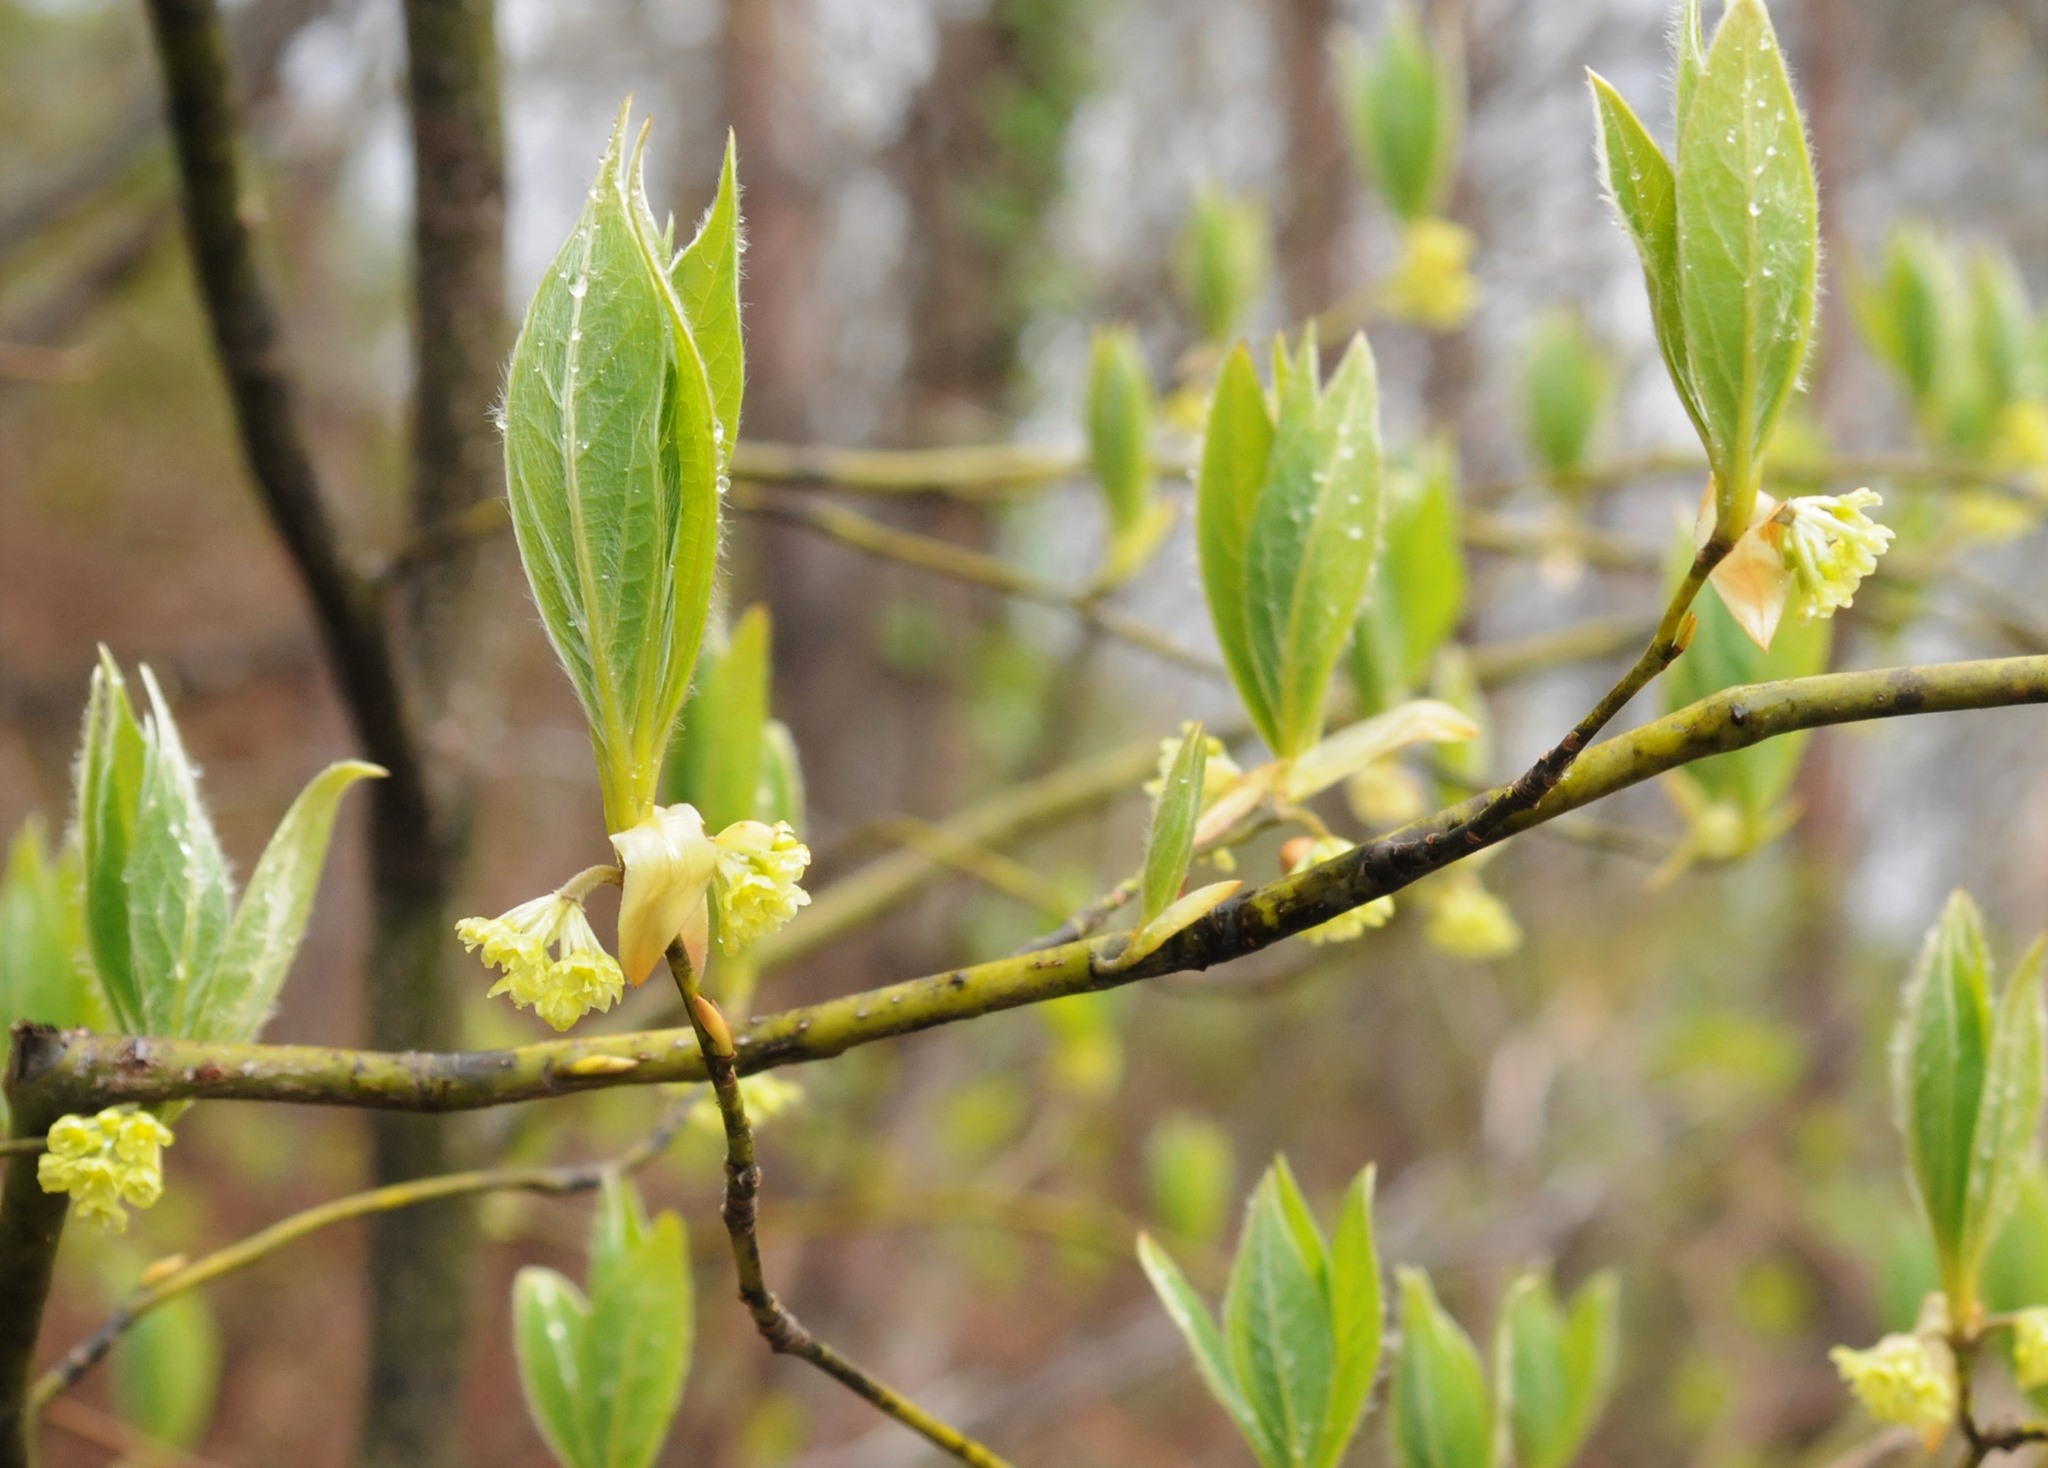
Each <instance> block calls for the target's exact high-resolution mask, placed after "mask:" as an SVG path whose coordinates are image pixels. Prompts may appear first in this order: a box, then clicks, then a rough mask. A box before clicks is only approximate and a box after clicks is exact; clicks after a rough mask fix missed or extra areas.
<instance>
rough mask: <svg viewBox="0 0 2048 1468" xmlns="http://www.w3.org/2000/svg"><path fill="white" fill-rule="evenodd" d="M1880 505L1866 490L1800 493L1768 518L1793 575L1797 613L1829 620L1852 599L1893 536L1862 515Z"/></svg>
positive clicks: (1873, 495) (1875, 497) (1880, 502)
mask: <svg viewBox="0 0 2048 1468" xmlns="http://www.w3.org/2000/svg"><path fill="white" fill-rule="evenodd" d="M1882 503H1884V501H1882V500H1881V499H1879V498H1878V497H1877V495H1875V494H1873V493H1872V492H1871V491H1870V490H1867V489H1857V490H1851V491H1850V492H1849V493H1848V494H1812V495H1801V496H1800V497H1799V498H1797V499H1792V500H1787V501H1786V502H1785V503H1784V505H1783V506H1782V507H1780V509H1779V511H1778V513H1777V514H1776V515H1775V516H1774V517H1773V520H1772V528H1773V529H1774V530H1775V531H1776V532H1777V538H1778V549H1779V551H1780V553H1782V554H1783V556H1784V557H1785V568H1786V569H1787V570H1788V571H1790V572H1791V573H1792V583H1793V589H1794V592H1795V594H1796V595H1797V597H1798V606H1799V615H1800V616H1801V618H1803V619H1806V620H1809V621H1810V620H1812V619H1814V618H1816V617H1832V616H1833V615H1834V614H1835V613H1836V612H1837V611H1838V610H1839V609H1841V608H1842V607H1846V606H1848V605H1849V604H1850V602H1851V601H1852V600H1853V599H1854V597H1855V595H1856V588H1857V586H1858V585H1859V584H1860V583H1861V582H1862V580H1863V578H1864V577H1865V576H1868V575H1870V574H1871V572H1873V571H1875V570H1876V569H1877V558H1878V557H1879V556H1881V555H1883V554H1884V552H1885V548H1886V547H1887V546H1889V545H1890V544H1891V542H1892V532H1891V531H1890V530H1889V529H1887V528H1886V527H1885V526H1883V525H1880V524H1878V523H1877V522H1876V521H1875V520H1872V519H1871V518H1870V517H1869V516H1868V515H1866V514H1864V513H1863V510H1864V507H1865V506H1867V505H1878V504H1882Z"/></svg>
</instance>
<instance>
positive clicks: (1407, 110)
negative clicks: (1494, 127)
mask: <svg viewBox="0 0 2048 1468" xmlns="http://www.w3.org/2000/svg"><path fill="white" fill-rule="evenodd" d="M1337 68H1338V73H1339V78H1340V80H1341V82H1342V85H1341V86H1340V88H1339V95H1340V97H1341V99H1342V101H1343V104H1344V118H1345V122H1346V124H1347V125H1348V127H1349V129H1350V133H1351V144H1352V149H1353V151H1354V152H1355V153H1356V155H1357V158H1358V162H1359V164H1360V166H1361V168H1362V169H1363V170H1364V172H1365V173H1366V175H1367V177H1368V178H1370V179H1371V180H1373V181H1375V182H1376V183H1377V184H1378V185H1379V188H1380V192H1381V193H1382V194H1383V195H1384V196H1385V198H1386V201H1387V205H1388V207H1389V208H1391V209H1392V210H1393V211H1394V212H1395V213H1396V214H1398V215H1399V216H1400V217H1401V218H1402V219H1404V220H1406V221H1407V222H1408V223H1410V224H1414V223H1415V222H1416V221H1418V220H1421V219H1426V218H1428V217H1430V216H1431V215H1433V214H1435V213H1436V212H1437V211H1438V210H1439V209H1441V208H1442V206H1443V201H1444V196H1445V195H1446V194H1447V193H1448V192H1449V190H1450V184H1451V175H1452V174H1453V172H1455V170H1456V168H1457V158H1458V135H1459V132H1460V131H1461V129H1462V126H1463V123H1464V112H1465V86H1464V65H1463V58H1462V57H1461V56H1460V55H1459V54H1458V51H1457V48H1456V45H1455V40H1454V38H1453V37H1451V36H1450V34H1449V33H1448V32H1446V39H1445V42H1444V44H1442V45H1441V46H1439V47H1436V48H1432V47H1431V45H1430V43H1429V41H1428V39H1427V38H1426V37H1425V36H1424V35H1423V32H1422V27H1421V25H1420V24H1419V23H1418V22H1417V20H1416V18H1415V13H1414V11H1413V10H1411V9H1409V8H1408V7H1407V6H1405V5H1404V6H1402V7H1400V8H1399V9H1397V10H1395V12H1394V15H1393V18H1392V19H1391V20H1390V21H1389V22H1388V24H1387V29H1386V33H1385V34H1384V35H1383V36H1382V37H1381V39H1380V42H1379V45H1378V46H1377V47H1372V46H1368V45H1367V44H1366V43H1365V42H1364V41H1362V40H1360V39H1359V38H1358V37H1356V36H1353V35H1345V36H1343V37H1341V38H1340V40H1339V43H1338V46H1337Z"/></svg>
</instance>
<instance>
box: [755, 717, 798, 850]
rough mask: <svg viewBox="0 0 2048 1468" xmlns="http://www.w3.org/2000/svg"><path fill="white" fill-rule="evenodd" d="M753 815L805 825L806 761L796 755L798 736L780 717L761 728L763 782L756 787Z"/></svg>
mask: <svg viewBox="0 0 2048 1468" xmlns="http://www.w3.org/2000/svg"><path fill="white" fill-rule="evenodd" d="M754 818H755V819H756V820H762V821H766V822H768V823H769V824H770V825H773V824H774V823H775V822H777V821H787V822H788V823H789V824H790V825H791V826H792V827H794V828H795V829H796V830H799V831H801V830H802V829H803V828H804V769H803V763H802V761H800V760H799V759H798V758H797V752H796V736H795V735H793V734H791V733H790V732H789V725H787V724H785V723H783V722H782V720H780V719H770V720H769V721H768V722H767V723H766V724H765V725H763V726H762V729H761V783H760V784H759V785H757V786H756V787H755V790H754Z"/></svg>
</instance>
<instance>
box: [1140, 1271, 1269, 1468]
mask: <svg viewBox="0 0 2048 1468" xmlns="http://www.w3.org/2000/svg"><path fill="white" fill-rule="evenodd" d="M1138 1262H1139V1264H1141V1265H1142V1266H1143V1267H1144V1270H1145V1277H1146V1278H1147V1279H1149V1280H1151V1281H1152V1288H1153V1290H1154V1291H1155V1292H1156V1293H1157V1294H1158V1296H1159V1301H1160V1303H1161V1304H1163V1305H1164V1306H1165V1307H1166V1313H1167V1315H1168V1316H1170V1317H1171V1318H1172V1320H1173V1323H1174V1325H1175V1326H1176V1327H1177V1328H1178V1329H1179V1330H1180V1333H1181V1335H1182V1336H1183V1337H1184V1338H1185V1339H1186V1341H1187V1343H1188V1349H1189V1350H1190V1351H1191V1352H1192V1353H1193V1354H1194V1358H1195V1368H1196V1370H1198V1371H1200V1372H1201V1374H1202V1381H1203V1383H1204V1384H1205V1385H1206V1386H1207V1387H1208V1388H1209V1394H1210V1395H1211V1396H1213V1397H1215V1398H1216V1401H1217V1403H1218V1404H1219V1405H1220V1406H1221V1407H1222V1408H1223V1410H1224V1411H1226V1412H1228V1413H1229V1414H1230V1420H1231V1421H1232V1422H1234V1423H1236V1424H1237V1430H1238V1432H1239V1433H1241V1434H1242V1435H1243V1437H1244V1440H1245V1443H1246V1445H1247V1446H1249V1447H1250V1448H1251V1450H1252V1456H1253V1457H1255V1458H1257V1459H1258V1460H1259V1462H1260V1463H1261V1464H1262V1465H1263V1468H1289V1460H1288V1458H1287V1455H1286V1450H1285V1448H1284V1447H1283V1446H1282V1444H1281V1442H1280V1440H1279V1438H1278V1437H1277V1436H1276V1435H1274V1434H1273V1433H1271V1432H1270V1431H1269V1430H1268V1429H1267V1427H1266V1424H1265V1423H1264V1422H1263V1421H1262V1420H1261V1419H1260V1417H1259V1416H1258V1415H1257V1414H1256V1413H1255V1412H1253V1411H1252V1409H1251V1405H1250V1403H1249V1402H1248V1401H1247V1400H1246V1399H1245V1395H1244V1392H1243V1391H1242V1390H1241V1389H1240V1388H1239V1386H1238V1384H1237V1373H1236V1370H1235V1368H1234V1367H1233V1366H1232V1365H1231V1360H1230V1352H1229V1349H1228V1347H1226V1346H1225V1345H1224V1342H1223V1334H1222V1332H1221V1331H1219V1330H1218V1329H1217V1328H1216V1321H1215V1318H1214V1317H1213V1316H1211V1315H1210V1313H1209V1307H1208V1306H1207V1305H1205V1304H1203V1303H1202V1297H1201V1296H1200V1295H1198V1294H1196V1293H1195V1288H1194V1286H1193V1285H1191V1284H1189V1283H1188V1279H1187V1276H1186V1275H1185V1274H1183V1273H1181V1270H1180V1266H1179V1265H1177V1264H1175V1263H1174V1262H1173V1260H1172V1258H1171V1257H1170V1256H1169V1255H1168V1254H1167V1252H1166V1251H1165V1250H1164V1249H1162V1248H1160V1247H1159V1246H1158V1245H1157V1244H1155V1243H1153V1242H1152V1240H1151V1238H1150V1237H1149V1236H1147V1235H1145V1234H1140V1235H1138Z"/></svg>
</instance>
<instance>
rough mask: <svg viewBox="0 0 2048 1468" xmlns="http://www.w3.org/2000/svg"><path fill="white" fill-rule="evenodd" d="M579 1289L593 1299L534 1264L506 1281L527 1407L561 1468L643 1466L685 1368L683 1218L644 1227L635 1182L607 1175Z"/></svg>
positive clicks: (687, 1326) (655, 1451) (651, 1456)
mask: <svg viewBox="0 0 2048 1468" xmlns="http://www.w3.org/2000/svg"><path fill="white" fill-rule="evenodd" d="M586 1283H587V1285H588V1289H589V1293H588V1294H586V1293H585V1292H584V1291H583V1290H579V1289H577V1288H576V1286H575V1285H574V1284H573V1283H571V1282H570V1281H569V1280H567V1279H565V1278H564V1277H563V1276H561V1275H560V1274H558V1273H556V1272H555V1271H554V1270H552V1269H544V1268H540V1267H537V1266H529V1267H527V1268H525V1269H522V1270H520V1271H519V1274H518V1277H517V1278H516V1279H514V1280H513V1282H512V1317H513V1346H514V1349H515V1350H516V1352H517V1355H518V1358H519V1382H520V1386H521V1387H522V1388H523V1389H524V1390H525V1394H526V1405H527V1410H528V1411H529V1412H531V1413H532V1415H533V1420H534V1423H535V1425H537V1426H538V1427H539V1428H540V1432H541V1436H542V1437H543V1438H545V1439H546V1441H547V1445H548V1450H549V1451H550V1452H552V1453H553V1454H554V1455H555V1460H556V1461H557V1462H559V1463H560V1464H562V1465H563V1468H649V1465H651V1464H652V1463H653V1462H654V1460H655V1459H656V1458H657V1457H658V1456H660V1453H661V1445H662V1442H663V1441H664V1440H665V1439H666V1438H667V1436H668V1429H669V1423H670V1422H671V1421H672V1420H673V1419H674V1417H675V1413H676V1406H677V1404H678V1403H679V1402H680V1401H681V1400H682V1394H683V1378H684V1376H685V1375H687V1374H688V1372H689V1368H690V1346H691V1337H692V1331H693V1317H692V1309H693V1301H692V1297H691V1286H690V1271H689V1259H688V1254H687V1251H686V1250H685V1248H684V1237H683V1223H682V1220H681V1219H680V1218H678V1217H677V1216H676V1215H675V1214H673V1213H664V1214H662V1215H661V1216H660V1217H659V1218H658V1219H656V1220H655V1221H654V1222H653V1223H652V1224H650V1223H649V1222H648V1220H647V1215H646V1211H645V1210H644V1209H643V1208H642V1206H641V1203H640V1195H639V1194H638V1192H636V1191H635V1190H634V1188H633V1185H632V1184H631V1183H629V1182H627V1181H625V1180H624V1179H622V1178H617V1177H614V1178H610V1179H607V1181H606V1183H605V1186H604V1192H603V1194H602V1195H601V1196H600V1198H599V1200H598V1205H597V1210H596V1217H595V1218H594V1220H593V1222H592V1231H591V1238H590V1255H589V1267H588V1274H587V1279H586Z"/></svg>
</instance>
